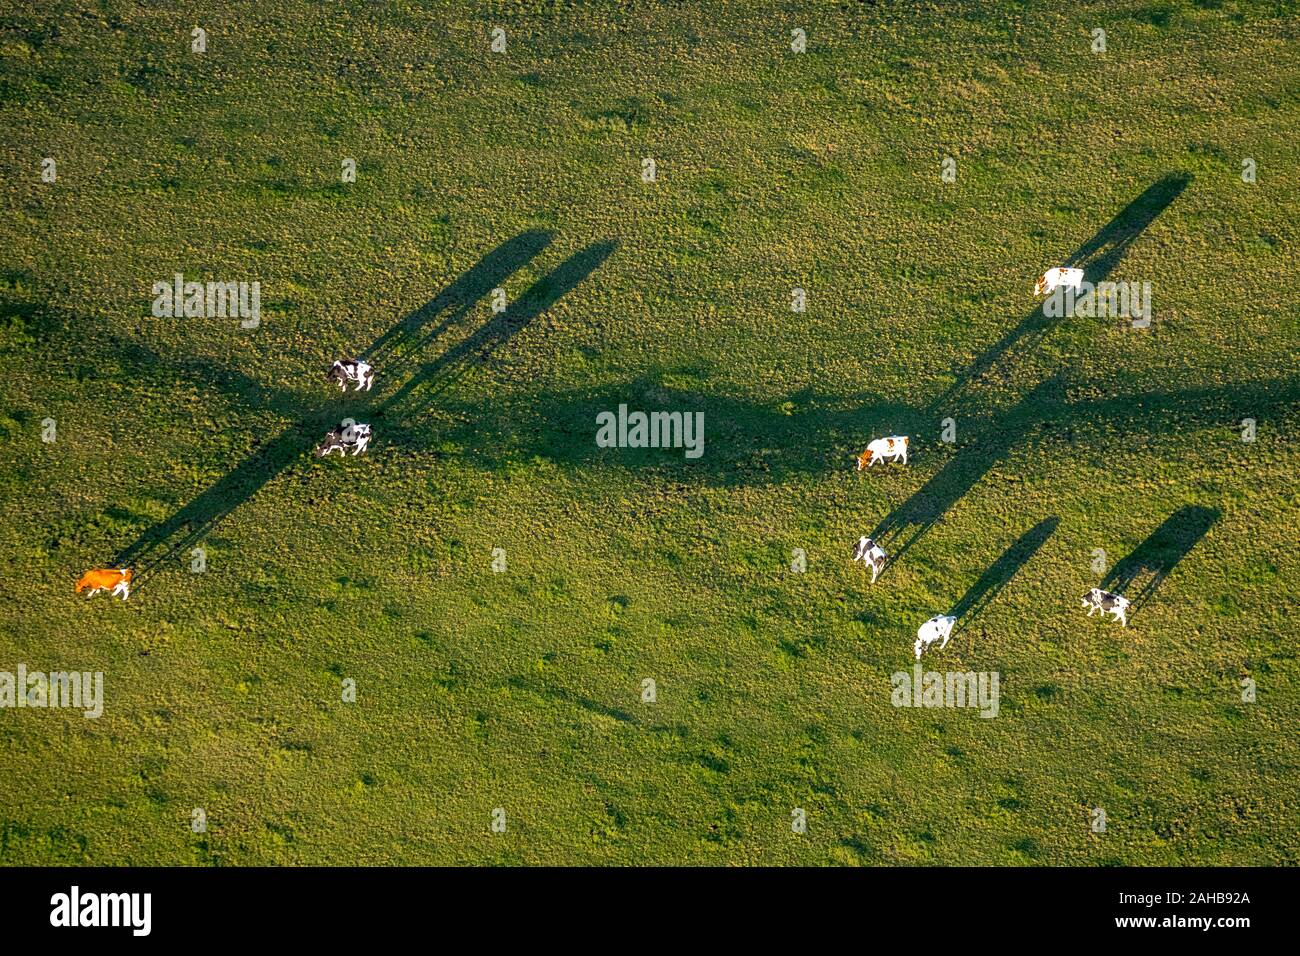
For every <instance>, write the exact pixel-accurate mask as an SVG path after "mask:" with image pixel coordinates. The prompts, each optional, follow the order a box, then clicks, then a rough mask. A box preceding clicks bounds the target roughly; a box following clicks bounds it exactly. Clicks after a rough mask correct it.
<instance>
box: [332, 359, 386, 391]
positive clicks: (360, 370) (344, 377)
mask: <svg viewBox="0 0 1300 956" xmlns="http://www.w3.org/2000/svg"><path fill="white" fill-rule="evenodd" d="M325 377H326V378H327V379H329V380H330V381H331V382H337V383H338V386H339V390H340V391H344V392H346V391H347V390H348V382H356V383H357V387H356V388H355V389H353V391H357V392H359V391H361V390H362V389H363V388H364V389H365V390H366V391H367V392H368V391H370V386H371V385H373V384H374V383H375V370H374V369H373V368H371V367H370V366H369V365H367V364H366V363H365V362H362V361H361V360H360V359H341V360H340V361H337V362H335V363H334V364H333V365H331V366H330V370H329V371H328V372H326V373H325Z"/></svg>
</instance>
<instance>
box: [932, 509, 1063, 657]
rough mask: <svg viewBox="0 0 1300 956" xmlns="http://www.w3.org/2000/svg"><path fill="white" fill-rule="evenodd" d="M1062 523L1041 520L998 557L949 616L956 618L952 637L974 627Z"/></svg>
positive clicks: (1053, 519) (1053, 518) (1057, 519)
mask: <svg viewBox="0 0 1300 956" xmlns="http://www.w3.org/2000/svg"><path fill="white" fill-rule="evenodd" d="M1060 523H1061V519H1060V518H1058V517H1056V516H1055V515H1053V516H1052V517H1050V518H1044V519H1043V520H1042V521H1040V522H1038V524H1036V525H1034V526H1033V527H1032V528H1030V529H1029V530H1028V531H1026V532H1025V533H1024V534H1022V535H1021V536H1020V537H1019V538H1018V539H1017V540H1016V541H1015V543H1014V544H1012V545H1011V547H1009V548H1007V549H1006V550H1005V551H1003V552H1002V555H1001V557H999V558H998V559H997V560H996V561H994V562H993V563H992V564H991V565H989V567H988V570H987V571H985V572H984V573H983V574H981V575H980V576H979V580H978V581H976V582H975V583H974V584H972V585H971V587H970V589H969V590H968V591H967V592H966V593H965V594H964V595H963V596H962V599H961V600H960V601H958V602H957V603H956V605H954V606H953V609H952V610H951V611H949V612H948V613H949V614H951V615H952V616H953V617H955V618H957V624H956V627H954V628H953V633H954V634H955V633H958V632H960V631H961V630H963V629H964V628H966V627H969V626H970V625H971V624H973V623H974V622H975V621H976V620H977V619H978V618H979V617H980V615H982V614H983V613H984V612H985V611H986V610H987V609H988V606H989V605H990V604H992V603H993V600H994V599H995V598H996V597H997V596H998V594H999V592H1001V590H1002V589H1003V588H1004V587H1006V586H1007V584H1008V583H1009V582H1010V581H1011V579H1012V578H1013V577H1015V576H1016V572H1017V571H1019V570H1020V569H1021V568H1022V567H1024V566H1025V564H1027V563H1028V561H1029V559H1030V558H1032V557H1033V556H1034V555H1035V554H1037V553H1038V549H1039V548H1041V547H1042V546H1043V544H1044V543H1046V541H1047V539H1048V538H1050V537H1051V536H1052V532H1054V531H1055V530H1056V526H1057V525H1058V524H1060Z"/></svg>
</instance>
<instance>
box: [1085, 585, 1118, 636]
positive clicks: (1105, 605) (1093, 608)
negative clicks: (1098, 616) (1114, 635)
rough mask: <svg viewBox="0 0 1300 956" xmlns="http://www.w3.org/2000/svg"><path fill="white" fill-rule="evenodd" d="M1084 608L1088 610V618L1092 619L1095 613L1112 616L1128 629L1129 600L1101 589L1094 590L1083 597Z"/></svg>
mask: <svg viewBox="0 0 1300 956" xmlns="http://www.w3.org/2000/svg"><path fill="white" fill-rule="evenodd" d="M1083 606H1084V607H1086V608H1087V609H1088V617H1092V615H1093V614H1094V613H1095V612H1097V611H1101V613H1102V614H1103V615H1105V614H1110V615H1111V616H1112V617H1113V618H1115V620H1117V621H1119V622H1120V624H1122V625H1123V626H1124V627H1128V606H1129V600H1128V598H1126V597H1123V596H1121V595H1119V594H1111V593H1110V592H1109V591H1103V590H1102V589H1101V588H1093V589H1092V590H1091V591H1089V592H1088V593H1087V594H1085V595H1084V596H1083Z"/></svg>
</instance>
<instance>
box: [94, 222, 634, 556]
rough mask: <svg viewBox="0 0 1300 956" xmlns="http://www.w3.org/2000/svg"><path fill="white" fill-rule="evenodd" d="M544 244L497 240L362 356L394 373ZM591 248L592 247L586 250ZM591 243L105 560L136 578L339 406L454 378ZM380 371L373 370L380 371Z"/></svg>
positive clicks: (311, 436)
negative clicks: (514, 299) (460, 337)
mask: <svg viewBox="0 0 1300 956" xmlns="http://www.w3.org/2000/svg"><path fill="white" fill-rule="evenodd" d="M547 242H549V236H548V235H546V234H544V233H537V232H528V233H524V234H522V235H520V236H516V237H515V238H514V239H511V240H509V241H508V242H506V243H503V244H502V245H501V246H499V247H497V248H496V249H495V250H493V251H492V252H491V253H489V254H488V255H487V256H486V257H484V259H483V260H481V261H480V262H479V263H478V265H476V266H475V267H474V268H473V269H471V270H470V271H469V272H467V273H465V274H464V275H463V276H461V277H460V278H459V279H457V280H456V281H455V282H454V283H452V284H451V285H450V286H449V287H448V288H447V289H445V290H444V291H443V292H442V293H440V294H439V295H438V296H437V297H435V298H434V299H432V300H430V302H429V303H427V304H426V305H424V306H422V307H421V308H419V309H417V310H415V311H414V312H412V313H410V314H409V315H407V316H406V317H405V318H404V319H403V320H402V321H401V322H399V323H397V324H396V325H394V326H393V327H392V328H391V329H389V330H388V331H387V332H385V333H384V334H383V335H382V336H380V338H379V339H378V340H376V342H375V343H374V344H373V345H372V346H371V347H370V348H369V349H367V350H366V351H365V352H364V353H362V354H364V355H366V356H367V357H372V358H375V357H377V356H381V355H382V356H387V357H388V359H389V360H390V361H391V364H390V365H388V366H386V369H393V368H396V369H399V371H400V369H401V368H402V366H403V365H409V364H414V362H415V357H416V355H418V352H419V350H420V349H421V348H423V347H424V346H426V345H428V344H430V343H432V342H433V341H434V339H436V338H437V336H438V335H440V334H442V332H443V331H444V330H446V329H447V328H448V327H449V326H450V325H451V324H452V323H454V322H455V321H456V320H457V318H459V317H461V316H463V315H465V314H466V313H467V312H468V310H469V309H470V307H471V306H472V305H473V303H474V302H476V301H478V300H480V299H482V298H483V297H484V296H486V295H487V294H488V293H489V292H490V291H491V290H492V289H494V288H496V287H497V286H498V285H500V284H501V282H502V281H504V279H505V278H506V277H507V276H508V275H510V274H511V273H512V272H514V271H515V270H516V269H518V268H519V267H520V266H521V265H523V264H524V263H525V262H527V261H528V260H529V259H531V258H532V257H533V256H534V255H536V254H537V252H539V251H540V250H541V249H542V248H543V247H544V246H545V245H546V243H547ZM592 249H595V250H596V252H595V253H593V251H592ZM592 249H588V250H584V252H582V253H579V254H578V255H576V256H574V257H572V258H570V259H569V260H568V261H567V262H566V263H564V264H563V265H561V266H560V267H559V268H558V269H556V270H555V271H554V272H553V273H551V275H550V276H548V277H547V278H546V279H543V280H541V281H540V282H539V283H537V284H536V285H535V286H534V287H533V288H532V289H531V290H530V291H529V293H526V294H525V296H524V297H523V298H521V299H520V300H519V302H518V304H517V306H516V307H515V308H513V309H510V310H507V312H506V313H504V314H503V315H501V316H499V317H498V318H497V319H494V320H493V321H490V322H489V323H487V325H486V326H484V327H483V328H481V329H479V330H477V331H476V332H474V333H471V335H470V336H469V337H468V338H466V339H465V340H464V341H462V342H461V343H460V344H458V345H457V346H455V347H453V348H451V349H449V350H448V351H447V352H445V353H443V354H442V355H439V356H438V357H436V358H435V359H433V360H431V361H428V362H424V363H422V364H419V365H418V368H417V369H416V371H415V373H414V374H413V375H412V376H411V377H410V379H409V380H408V381H407V382H406V383H405V384H403V385H401V386H399V388H398V391H397V392H396V393H395V394H394V395H393V396H390V397H389V398H387V399H384V400H382V401H380V402H378V403H377V404H371V403H369V402H367V403H366V404H365V405H363V406H357V405H353V404H349V403H348V402H347V400H346V397H344V396H340V397H338V398H334V399H333V400H331V401H330V402H328V403H327V404H325V405H323V406H322V407H321V408H319V409H316V410H315V411H313V412H311V413H309V414H307V415H305V416H304V417H302V418H301V419H300V420H299V421H298V422H297V423H296V424H294V425H292V426H290V427H289V428H287V429H285V430H284V431H283V432H281V433H280V434H279V435H277V436H276V437H274V438H272V439H271V440H270V441H269V442H267V443H266V444H265V445H263V446H262V447H261V448H259V449H258V450H257V451H255V452H254V453H253V454H252V455H251V456H249V457H248V458H247V459H245V460H244V461H243V462H241V463H240V464H239V465H237V466H236V467H235V468H234V470H232V471H231V472H230V473H229V474H227V475H225V476H224V477H223V478H221V479H220V480H219V481H217V482H216V484H214V485H213V486H212V487H210V488H209V489H207V490H206V491H204V492H203V493H201V494H200V495H199V496H198V497H197V498H195V499H194V500H193V501H191V502H190V503H189V504H187V505H185V506H184V507H183V508H181V509H179V510H178V511H176V512H175V513H174V514H172V515H171V516H170V517H168V518H167V519H165V520H163V521H160V522H158V523H157V524H155V525H153V526H152V527H150V528H148V529H146V530H145V531H144V532H143V533H142V534H141V535H140V536H139V537H138V538H137V539H136V540H135V541H134V542H133V543H132V544H131V545H129V546H128V547H127V548H125V549H124V550H123V551H121V552H119V553H118V554H117V555H116V557H115V558H114V561H113V563H114V564H115V565H116V566H118V567H124V566H128V565H129V566H134V567H135V568H136V573H137V578H138V579H140V578H144V577H145V576H146V575H147V574H148V573H149V572H150V571H152V570H153V569H154V568H155V567H157V566H158V565H159V564H160V563H162V562H163V561H166V560H167V559H169V558H170V557H171V556H173V555H175V554H177V553H178V552H180V551H182V550H183V549H185V548H188V547H192V546H193V545H194V544H196V543H197V542H198V541H199V540H201V539H202V538H203V537H204V536H205V535H207V534H209V533H210V532H211V531H212V529H213V528H214V527H215V526H216V525H217V524H218V523H219V522H220V521H221V520H222V519H224V518H225V517H226V516H227V515H229V514H230V513H231V512H232V511H233V510H234V509H235V508H237V507H238V506H239V505H241V504H243V503H244V502H246V501H248V500H249V499H250V498H251V497H252V496H253V495H255V494H256V493H257V492H258V491H259V490H260V489H261V488H262V487H264V486H265V485H266V484H267V482H269V481H271V480H272V479H273V478H274V477H275V476H276V475H278V474H280V473H281V472H282V471H284V469H285V468H286V467H288V466H289V464H290V463H292V462H293V461H295V460H297V459H298V458H300V457H301V456H302V455H303V454H304V453H305V452H307V451H308V449H310V448H311V447H312V445H313V444H315V443H316V442H317V441H318V440H319V439H320V437H321V435H322V434H324V432H325V430H326V429H327V428H329V427H331V426H333V425H335V424H337V423H338V422H339V421H340V419H341V417H342V415H343V414H344V413H345V411H346V412H347V413H348V414H349V415H352V416H353V417H356V418H358V420H362V419H361V418H360V416H361V415H363V414H378V415H383V414H385V413H391V412H393V411H394V410H396V409H401V408H402V407H403V406H404V405H409V398H410V396H411V395H412V394H413V393H414V392H417V391H418V390H420V389H421V388H423V387H424V386H426V385H427V384H428V383H429V382H431V381H441V382H442V383H443V384H444V385H445V384H446V383H449V382H450V381H454V380H455V379H456V378H458V377H459V376H460V375H462V374H464V372H465V371H466V370H467V368H468V367H470V366H471V365H472V363H473V361H474V360H476V359H477V360H479V361H482V360H484V359H486V358H487V357H488V356H489V355H490V354H491V353H492V352H493V351H494V350H495V349H498V348H500V347H501V346H502V345H504V344H505V343H507V342H508V341H510V339H511V338H512V337H513V336H514V335H515V334H516V333H518V332H519V331H520V329H522V328H524V326H526V325H527V324H528V323H529V322H530V321H532V319H534V318H535V317H536V316H537V315H539V314H540V313H541V312H542V311H544V310H545V309H546V308H549V307H550V306H551V305H552V304H554V302H555V301H556V300H558V299H559V297H560V296H561V295H563V294H564V293H566V292H567V291H569V290H570V289H571V288H573V286H574V285H575V284H576V283H577V282H579V281H581V280H582V278H585V276H586V275H587V274H589V272H590V271H591V269H594V268H595V267H596V265H599V263H600V262H602V261H604V258H605V257H606V256H608V254H609V251H610V250H611V249H612V245H610V244H601V245H600V246H597V247H592ZM444 313H445V315H444ZM439 315H444V318H443V320H442V321H441V322H440V323H439V324H438V325H437V326H435V327H434V328H433V329H432V330H427V329H426V326H427V325H428V323H430V322H431V321H433V320H434V319H435V318H437V317H438V316H439ZM386 369H381V372H382V371H385V370H386ZM226 384H229V383H226ZM425 397H427V396H425Z"/></svg>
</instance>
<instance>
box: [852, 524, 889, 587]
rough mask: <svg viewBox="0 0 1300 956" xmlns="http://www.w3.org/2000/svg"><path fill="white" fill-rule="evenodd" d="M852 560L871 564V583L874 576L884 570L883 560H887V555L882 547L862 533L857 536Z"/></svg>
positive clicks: (873, 581)
mask: <svg viewBox="0 0 1300 956" xmlns="http://www.w3.org/2000/svg"><path fill="white" fill-rule="evenodd" d="M853 560H854V561H861V562H863V563H864V564H868V565H870V566H871V583H872V584H875V583H876V578H877V577H878V576H879V575H880V572H881V571H882V570H884V567H885V562H886V561H888V560H889V555H888V554H886V553H885V549H884V548H882V547H881V546H880V545H878V544H876V542H874V541H872V540H871V539H870V538H868V537H867V536H866V535H863V536H862V537H861V538H858V544H857V547H855V548H854V549H853Z"/></svg>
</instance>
